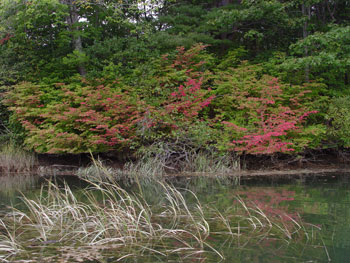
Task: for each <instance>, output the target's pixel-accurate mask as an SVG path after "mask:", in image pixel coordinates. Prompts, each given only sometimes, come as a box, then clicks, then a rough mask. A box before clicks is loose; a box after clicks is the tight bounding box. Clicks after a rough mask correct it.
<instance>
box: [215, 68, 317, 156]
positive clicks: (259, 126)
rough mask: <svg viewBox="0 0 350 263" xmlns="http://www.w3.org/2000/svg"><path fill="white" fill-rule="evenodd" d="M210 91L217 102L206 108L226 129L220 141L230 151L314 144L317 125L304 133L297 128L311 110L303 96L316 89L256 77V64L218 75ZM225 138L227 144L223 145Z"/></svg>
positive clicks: (287, 149) (308, 99)
mask: <svg viewBox="0 0 350 263" xmlns="http://www.w3.org/2000/svg"><path fill="white" fill-rule="evenodd" d="M213 89H214V94H215V95H216V96H217V98H220V100H215V101H214V102H213V104H212V107H213V111H214V112H215V114H216V117H215V118H216V121H217V123H218V126H219V125H222V126H223V129H224V130H225V131H226V134H225V136H223V140H222V142H221V143H223V144H224V145H227V148H228V149H230V150H234V151H237V152H240V153H242V152H245V153H250V154H272V153H276V152H291V151H295V150H302V149H303V148H304V147H307V146H310V145H313V144H315V142H314V140H317V137H318V136H319V135H320V134H321V133H322V127H320V126H313V128H312V129H310V128H309V129H304V127H303V125H302V124H303V123H304V122H305V120H306V119H307V118H308V116H309V115H311V114H315V113H316V112H317V111H316V110H314V109H312V108H313V107H312V105H311V101H312V96H310V95H309V94H312V95H314V94H315V93H317V90H314V91H312V90H308V89H307V87H306V86H295V85H289V84H283V83H281V82H280V81H279V80H278V79H277V78H274V77H272V76H268V75H261V76H259V66H249V65H246V64H243V65H242V66H241V67H239V68H237V69H231V70H229V71H227V72H224V73H222V74H220V75H219V77H218V80H217V82H216V85H215V86H213ZM310 134H313V135H314V138H312V136H311V137H310ZM300 138H303V139H302V140H300ZM298 139H299V141H298ZM228 140H230V141H231V142H230V143H229V144H226V143H227V141H228Z"/></svg>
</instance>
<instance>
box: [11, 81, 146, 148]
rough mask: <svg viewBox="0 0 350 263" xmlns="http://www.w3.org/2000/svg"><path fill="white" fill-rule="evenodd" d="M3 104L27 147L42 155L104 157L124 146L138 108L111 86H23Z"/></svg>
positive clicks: (137, 119) (20, 85)
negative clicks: (104, 153) (91, 154)
mask: <svg viewBox="0 0 350 263" xmlns="http://www.w3.org/2000/svg"><path fill="white" fill-rule="evenodd" d="M7 104H8V105H10V109H11V110H12V111H13V112H14V114H15V117H16V118H17V119H18V120H19V121H20V122H21V123H22V125H23V127H24V128H25V129H26V130H27V132H28V135H27V137H26V139H25V144H26V145H27V146H28V147H29V148H33V149H34V150H35V151H37V152H41V153H46V152H47V153H80V152H89V151H93V152H102V151H107V150H110V149H113V148H114V147H124V146H126V145H128V144H129V143H130V140H131V139H132V138H133V137H134V135H135V128H136V123H137V122H138V121H139V120H140V118H141V116H142V110H140V108H141V107H142V103H141V102H140V101H138V100H137V99H136V98H132V97H131V96H129V95H128V94H127V93H126V92H121V91H118V90H117V89H113V88H111V87H110V86H104V85H98V86H92V85H89V84H88V83H81V85H65V84H63V83H57V84H56V86H54V87H52V86H50V87H48V86H42V85H35V84H32V83H22V84H19V85H17V86H14V88H13V89H12V90H11V91H10V92H9V93H8V98H7Z"/></svg>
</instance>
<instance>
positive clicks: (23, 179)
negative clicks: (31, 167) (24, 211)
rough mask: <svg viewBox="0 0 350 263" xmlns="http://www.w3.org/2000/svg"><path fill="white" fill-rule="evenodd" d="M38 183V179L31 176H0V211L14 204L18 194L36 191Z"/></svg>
mask: <svg viewBox="0 0 350 263" xmlns="http://www.w3.org/2000/svg"><path fill="white" fill-rule="evenodd" d="M39 182H40V178H39V177H38V176H35V175H31V174H14V173H5V174H2V175H0V209H2V208H3V207H6V206H8V205H11V204H13V203H15V202H16V199H17V197H18V196H19V195H20V193H25V192H28V191H30V190H33V189H36V188H37V187H38V185H39Z"/></svg>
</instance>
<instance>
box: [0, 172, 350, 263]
mask: <svg viewBox="0 0 350 263" xmlns="http://www.w3.org/2000/svg"><path fill="white" fill-rule="evenodd" d="M62 180H65V181H67V182H68V183H69V184H70V185H71V186H72V188H73V190H74V191H75V192H76V193H78V192H79V190H80V189H81V188H84V187H86V186H87V184H86V183H85V182H82V181H80V180H78V179H77V178H74V177H70V178H66V179H62V178H61V179H59V180H58V184H62ZM46 183H47V180H46V179H40V178H37V177H34V176H23V175H16V176H14V175H11V176H2V177H0V209H1V211H2V214H3V213H5V212H6V211H7V209H8V208H7V207H8V206H16V207H18V208H21V205H22V203H21V201H20V198H19V197H20V196H21V195H26V196H27V197H29V198H34V197H35V196H36V195H38V194H39V192H40V186H41V185H43V184H46ZM171 183H172V184H173V185H174V186H176V187H177V188H178V189H181V190H180V191H182V192H183V194H184V196H185V198H186V199H187V201H188V203H189V204H191V203H194V202H195V200H194V199H195V198H194V197H193V194H189V193H190V192H189V191H188V190H190V191H191V192H193V193H195V194H196V196H197V197H198V199H199V202H200V203H201V204H202V205H203V206H205V205H208V206H210V207H213V208H215V209H216V210H217V211H219V212H220V213H223V214H226V215H227V213H229V211H230V210H229V209H230V207H231V206H232V204H233V203H235V202H237V200H244V202H245V203H246V204H249V205H251V206H254V208H255V209H256V211H261V213H263V214H264V215H266V217H268V218H270V219H271V221H273V220H274V219H276V220H277V219H278V220H280V221H279V222H282V224H285V225H286V228H288V224H289V223H291V222H292V223H293V222H298V224H299V223H300V222H301V223H300V224H302V225H303V226H302V227H303V228H304V227H305V228H306V227H307V230H305V233H307V234H306V236H307V237H306V238H305V237H303V241H302V242H300V244H298V241H296V242H295V241H293V242H289V241H288V240H280V239H276V240H274V239H271V238H269V239H263V238H261V239H257V238H256V236H255V238H254V239H253V238H252V239H251V240H249V238H248V239H244V240H242V241H241V242H244V244H242V243H240V244H237V242H240V241H239V240H238V241H237V239H234V240H228V239H227V238H223V237H221V236H219V235H215V234H214V235H211V236H209V237H208V242H210V244H211V245H212V246H213V247H214V248H215V249H216V250H218V251H220V253H221V254H223V255H224V257H225V259H224V260H221V259H220V260H221V261H220V260H219V259H218V258H215V257H211V256H208V257H206V258H204V260H203V259H202V260H201V261H194V260H192V259H191V260H188V261H186V260H183V261H181V262H350V180H348V179H347V178H346V176H344V175H342V176H340V175H339V176H338V175H334V176H331V177H312V178H311V177H309V178H306V179H305V178H304V179H300V180H296V179H291V180H280V179H279V180H277V179H271V178H265V179H260V180H249V181H248V180H246V181H245V180H241V182H240V184H239V185H237V184H236V183H235V182H233V181H230V180H229V179H224V178H221V179H218V178H217V179H214V178H206V177H198V178H177V179H174V180H171ZM127 187H128V189H129V190H130V191H134V190H135V188H137V187H135V186H133V185H131V186H130V185H128V186H127ZM142 189H143V190H142V191H143V193H144V195H145V199H147V200H150V202H152V203H157V202H161V200H157V197H158V195H157V194H155V193H156V191H157V190H156V189H154V185H152V184H151V185H147V184H145V185H143V186H142ZM185 189H187V190H185ZM211 228H213V229H215V226H211ZM295 235H298V234H295ZM293 239H294V240H295V239H296V240H298V236H297V237H294V236H293ZM300 239H301V237H300ZM18 262H25V261H18ZM43 262H45V261H43ZM48 262H49V261H48ZM50 262H56V261H50ZM57 262H58V261H57ZM85 262H115V261H114V260H113V257H109V259H108V260H107V259H105V260H98V261H96V260H94V261H85ZM122 262H145V261H144V260H140V261H138V260H137V259H133V260H132V261H127V260H124V261H122ZM147 262H174V261H171V260H169V261H168V260H166V259H157V258H156V257H155V258H153V259H151V260H148V261H147Z"/></svg>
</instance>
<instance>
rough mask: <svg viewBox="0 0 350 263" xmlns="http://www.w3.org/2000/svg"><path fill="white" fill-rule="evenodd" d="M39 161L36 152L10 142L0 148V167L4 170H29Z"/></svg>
mask: <svg viewBox="0 0 350 263" xmlns="http://www.w3.org/2000/svg"><path fill="white" fill-rule="evenodd" d="M36 162H37V159H36V157H35V154H34V153H30V152H27V151H24V150H23V149H20V148H19V147H17V146H15V145H14V144H11V143H8V144H5V145H3V146H2V147H1V148H0V168H1V170H2V171H4V172H7V173H9V172H29V171H31V170H32V169H33V167H34V166H35V164H36Z"/></svg>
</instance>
